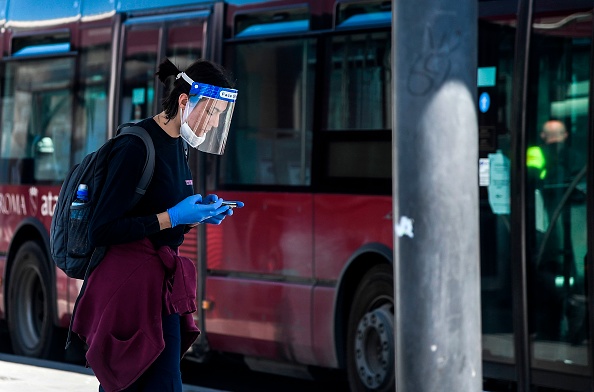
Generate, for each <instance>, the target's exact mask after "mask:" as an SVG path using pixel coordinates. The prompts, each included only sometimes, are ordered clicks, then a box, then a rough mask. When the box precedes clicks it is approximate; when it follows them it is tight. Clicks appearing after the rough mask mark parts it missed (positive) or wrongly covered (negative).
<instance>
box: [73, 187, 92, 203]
mask: <svg viewBox="0 0 594 392" xmlns="http://www.w3.org/2000/svg"><path fill="white" fill-rule="evenodd" d="M88 201H89V187H88V186H87V184H80V185H79V186H78V189H77V190H76V199H74V201H73V202H72V205H73V206H80V205H83V204H85V203H86V202H88Z"/></svg>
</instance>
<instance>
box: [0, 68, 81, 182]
mask: <svg viewBox="0 0 594 392" xmlns="http://www.w3.org/2000/svg"><path fill="white" fill-rule="evenodd" d="M73 74H74V60H73V59H70V58H65V59H56V60H36V61H26V62H11V63H8V64H7V66H6V83H5V87H4V100H3V104H2V118H3V123H2V149H1V153H0V155H1V156H0V158H1V160H0V176H1V178H2V181H3V182H4V181H6V182H7V183H11V184H22V183H35V182H50V183H52V182H59V181H61V180H63V179H64V177H65V176H66V173H67V171H68V169H69V168H70V140H71V135H72V128H71V116H72V92H71V88H72V81H71V78H72V75H73Z"/></svg>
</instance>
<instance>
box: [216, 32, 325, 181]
mask: <svg viewBox="0 0 594 392" xmlns="http://www.w3.org/2000/svg"><path fill="white" fill-rule="evenodd" d="M315 53H316V50H315V45H314V41H312V40H289V41H282V42H278V41H274V42H259V43H245V44H237V45H235V46H232V47H231V48H230V49H229V52H228V54H227V57H228V59H229V61H230V63H231V64H233V68H232V72H233V75H234V76H235V78H237V83H238V85H237V86H236V88H237V89H238V90H239V96H238V97H239V100H241V105H237V106H236V107H235V112H234V114H233V123H232V124H231V127H232V129H231V131H230V132H229V139H230V140H229V141H228V143H227V149H226V151H225V155H224V156H223V157H222V170H221V178H220V180H221V182H222V183H223V184H241V185H285V186H286V185H288V186H307V185H309V184H310V182H311V174H310V172H311V146H312V111H313V83H314V66H315Z"/></svg>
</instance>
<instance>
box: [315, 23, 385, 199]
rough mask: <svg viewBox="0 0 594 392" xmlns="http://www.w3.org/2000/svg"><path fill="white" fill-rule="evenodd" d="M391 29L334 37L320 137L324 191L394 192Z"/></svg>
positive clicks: (320, 184) (320, 161)
mask: <svg viewBox="0 0 594 392" xmlns="http://www.w3.org/2000/svg"><path fill="white" fill-rule="evenodd" d="M390 42H391V39H390V33H389V31H378V32H372V33H356V34H344V35H343V34H340V35H335V36H333V37H331V38H330V39H329V41H328V42H327V45H329V46H330V48H331V49H330V50H328V51H326V52H327V53H328V57H327V58H326V61H325V64H326V66H325V80H326V84H325V86H326V88H325V91H327V92H328V93H327V94H325V95H324V99H325V105H326V107H327V108H328V109H327V110H326V111H325V112H324V116H326V117H325V119H324V120H323V121H324V125H323V127H324V128H323V129H322V131H321V132H320V133H319V134H318V140H319V143H318V145H319V146H320V150H319V151H320V153H319V154H316V156H317V157H318V159H319V164H320V168H321V170H319V171H316V174H318V175H319V176H320V178H319V179H317V180H316V185H317V186H318V187H319V188H320V190H322V191H325V192H338V193H343V192H344V193H353V192H354V193H379V194H390V193H391V180H392V132H391V129H392V123H391V122H392V107H391V105H392V99H391V94H392V92H391V85H392V77H391V59H390V57H391V46H390Z"/></svg>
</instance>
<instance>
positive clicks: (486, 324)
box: [477, 19, 516, 363]
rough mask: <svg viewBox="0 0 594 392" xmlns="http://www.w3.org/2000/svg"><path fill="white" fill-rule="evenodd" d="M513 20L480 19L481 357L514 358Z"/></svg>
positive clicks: (514, 36)
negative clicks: (512, 255)
mask: <svg viewBox="0 0 594 392" xmlns="http://www.w3.org/2000/svg"><path fill="white" fill-rule="evenodd" d="M514 23H515V22H514V20H509V19H503V20H497V19H491V20H485V19H481V20H479V41H478V43H479V53H478V70H477V92H478V96H479V97H480V98H479V100H478V101H477V113H478V122H479V123H478V128H479V146H478V147H479V168H480V169H479V186H480V189H479V195H480V200H479V203H480V204H479V206H480V212H479V216H480V239H481V241H480V243H481V314H482V332H483V359H484V360H487V361H494V362H503V363H513V361H514V360H515V355H514V327H513V314H512V307H513V298H512V283H511V278H512V275H511V265H512V264H511V255H510V228H511V226H510V225H511V221H510V217H511V208H510V156H511V153H510V140H511V136H510V131H511V128H510V121H511V108H512V86H513V63H514V44H515V38H516V30H515V28H514V27H512V25H513V24H514Z"/></svg>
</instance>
